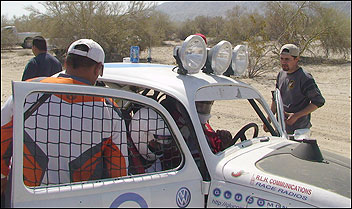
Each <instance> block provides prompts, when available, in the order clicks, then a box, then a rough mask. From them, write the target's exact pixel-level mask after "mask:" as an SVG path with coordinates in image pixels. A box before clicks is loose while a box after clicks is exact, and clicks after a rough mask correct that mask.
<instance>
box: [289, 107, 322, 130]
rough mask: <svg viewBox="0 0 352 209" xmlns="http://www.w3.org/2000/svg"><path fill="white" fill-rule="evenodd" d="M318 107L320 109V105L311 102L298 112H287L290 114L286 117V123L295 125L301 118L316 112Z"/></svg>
mask: <svg viewBox="0 0 352 209" xmlns="http://www.w3.org/2000/svg"><path fill="white" fill-rule="evenodd" d="M316 109H318V106H316V105H315V104H313V103H309V104H308V105H307V107H305V108H304V109H303V110H301V111H299V112H296V113H285V114H286V115H288V117H287V119H286V124H287V125H290V126H291V125H293V124H294V123H295V122H296V121H297V120H298V119H299V118H301V117H303V116H305V115H308V114H309V113H312V112H314V111H315V110H316Z"/></svg>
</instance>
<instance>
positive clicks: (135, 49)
mask: <svg viewBox="0 0 352 209" xmlns="http://www.w3.org/2000/svg"><path fill="white" fill-rule="evenodd" d="M130 57H131V58H130V59H131V62H132V63H138V62H139V46H131V52H130Z"/></svg>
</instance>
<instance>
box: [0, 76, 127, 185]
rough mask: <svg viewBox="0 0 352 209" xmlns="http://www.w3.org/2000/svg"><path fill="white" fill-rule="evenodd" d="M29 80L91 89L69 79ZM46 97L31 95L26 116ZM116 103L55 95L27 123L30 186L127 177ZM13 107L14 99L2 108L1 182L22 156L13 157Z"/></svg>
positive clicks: (26, 159)
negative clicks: (115, 108) (15, 159)
mask: <svg viewBox="0 0 352 209" xmlns="http://www.w3.org/2000/svg"><path fill="white" fill-rule="evenodd" d="M28 81H37V82H42V83H62V84H78V85H87V83H85V82H82V80H79V79H77V78H75V77H72V76H68V75H66V74H60V75H59V77H46V78H44V77H42V78H34V79H30V80H28ZM41 95H43V94H42V93H32V94H30V95H28V96H27V97H26V102H25V105H24V111H26V110H27V109H28V108H29V107H31V106H32V105H33V104H34V103H35V102H36V101H37V100H38V99H39V98H40V97H41ZM111 101H112V100H110V102H106V100H105V99H104V98H102V97H92V96H85V95H73V94H53V95H51V96H50V97H49V98H48V99H47V100H46V101H45V102H44V103H43V104H42V105H41V106H40V107H39V108H38V109H37V110H36V111H35V112H33V114H32V115H31V116H29V117H28V119H27V120H26V121H25V123H24V139H23V140H24V150H23V154H24V158H23V175H24V183H25V184H26V185H27V186H39V185H54V184H63V183H70V182H78V181H87V180H95V179H104V178H112V177H120V176H125V175H127V168H128V157H127V156H128V151H127V135H126V127H125V123H124V121H123V119H122V118H121V117H120V116H119V114H118V113H117V112H116V111H114V110H113V107H112V105H114V103H113V102H111ZM12 102H13V101H12V96H11V97H10V98H9V99H8V100H7V102H6V103H5V105H4V106H3V107H2V108H1V178H4V177H7V176H8V175H9V171H10V164H11V163H10V162H11V157H12V154H16V151H15V153H12V141H13V138H12V135H13V134H12V133H13V109H12ZM15 140H19V139H15Z"/></svg>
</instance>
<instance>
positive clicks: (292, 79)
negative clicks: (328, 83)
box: [263, 44, 325, 134]
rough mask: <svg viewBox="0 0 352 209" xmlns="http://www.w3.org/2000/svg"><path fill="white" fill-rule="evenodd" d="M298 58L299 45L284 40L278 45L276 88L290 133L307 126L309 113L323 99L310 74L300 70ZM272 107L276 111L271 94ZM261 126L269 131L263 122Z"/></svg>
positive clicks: (309, 123) (309, 117)
mask: <svg viewBox="0 0 352 209" xmlns="http://www.w3.org/2000/svg"><path fill="white" fill-rule="evenodd" d="M298 61H299V48H298V47H297V46H296V45H294V44H285V45H283V46H282V47H281V50H280V62H281V67H282V71H280V72H279V74H278V75H277V78H276V88H278V89H279V90H280V94H281V98H282V102H283V107H284V114H285V123H286V132H287V134H293V133H294V131H295V130H297V129H310V128H311V127H312V124H311V122H310V119H311V113H312V112H314V111H315V110H317V109H318V108H320V107H322V106H323V105H324V103H325V99H324V97H323V96H322V94H321V92H320V90H319V88H318V85H317V84H316V83H315V80H314V78H313V76H312V75H311V74H310V73H308V72H306V71H305V70H303V69H302V67H300V66H299V65H298ZM271 111H273V113H274V114H276V112H277V111H276V105H275V101H274V98H273V100H272V103H271ZM268 120H269V122H271V121H270V119H268ZM263 128H264V131H268V129H267V127H266V126H265V125H264V126H263Z"/></svg>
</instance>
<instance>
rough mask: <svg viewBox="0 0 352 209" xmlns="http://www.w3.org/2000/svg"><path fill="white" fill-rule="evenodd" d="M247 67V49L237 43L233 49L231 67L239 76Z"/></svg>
mask: <svg viewBox="0 0 352 209" xmlns="http://www.w3.org/2000/svg"><path fill="white" fill-rule="evenodd" d="M247 67H248V51H247V49H246V46H244V45H237V46H236V47H235V48H234V49H233V54H232V69H233V72H234V75H235V76H240V75H242V74H243V73H244V71H245V70H246V69H247Z"/></svg>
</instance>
